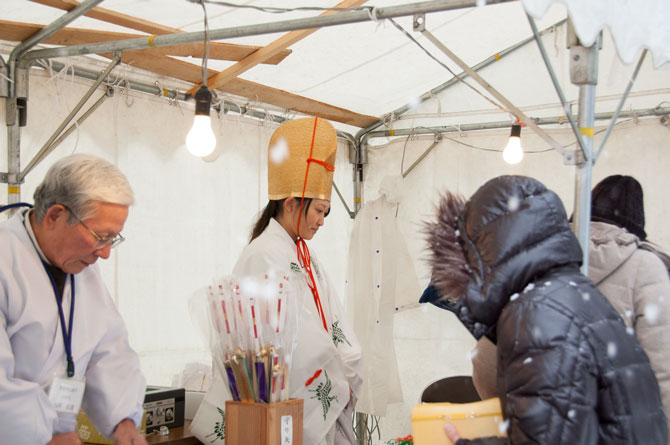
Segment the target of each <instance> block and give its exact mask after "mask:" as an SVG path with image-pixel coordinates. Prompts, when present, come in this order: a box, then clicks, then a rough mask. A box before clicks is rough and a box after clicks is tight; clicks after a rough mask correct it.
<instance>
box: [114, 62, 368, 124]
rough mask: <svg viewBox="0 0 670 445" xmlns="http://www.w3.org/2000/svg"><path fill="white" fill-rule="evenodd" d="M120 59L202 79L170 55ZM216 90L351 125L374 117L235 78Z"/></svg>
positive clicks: (195, 70) (196, 69)
mask: <svg viewBox="0 0 670 445" xmlns="http://www.w3.org/2000/svg"><path fill="white" fill-rule="evenodd" d="M106 56H110V55H106ZM122 62H123V63H129V64H131V65H132V66H134V67H136V68H141V69H145V70H148V71H151V72H154V73H158V74H164V75H166V76H170V77H174V78H177V79H182V80H185V81H187V82H193V83H195V82H198V81H200V80H201V79H202V68H201V67H199V66H196V65H193V64H192V63H188V62H183V61H181V60H177V59H173V58H171V57H162V56H155V55H151V54H145V53H142V52H141V51H125V52H124V53H123V55H122ZM217 73H218V72H217V71H214V70H211V69H210V70H208V75H209V76H212V75H216V74H217ZM219 90H220V91H223V92H225V93H230V94H234V95H236V96H242V97H246V98H248V99H250V100H252V101H258V102H262V103H266V104H272V105H275V106H278V107H281V108H285V109H287V110H293V111H297V112H299V113H303V114H307V115H310V116H319V117H323V118H324V119H328V120H332V121H335V122H342V123H344V124H348V125H353V126H355V127H361V128H362V127H367V126H369V125H372V124H373V123H375V122H377V121H378V119H377V118H376V117H374V116H367V115H364V114H358V113H354V112H352V111H349V110H346V109H344V108H339V107H336V106H333V105H329V104H326V103H323V102H319V101H316V100H312V99H308V98H305V97H302V96H298V95H296V94H291V93H288V92H286V91H282V90H279V89H276V88H271V87H268V86H265V85H261V84H259V83H255V82H250V81H248V80H244V79H239V78H237V79H233V80H231V81H229V82H227V83H226V84H225V85H223V86H222V87H221V88H219Z"/></svg>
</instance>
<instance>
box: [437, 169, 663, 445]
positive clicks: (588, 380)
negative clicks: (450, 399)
mask: <svg viewBox="0 0 670 445" xmlns="http://www.w3.org/2000/svg"><path fill="white" fill-rule="evenodd" d="M427 234H428V242H429V245H430V248H431V253H432V258H431V261H432V276H433V286H434V287H435V288H436V290H437V294H438V295H439V296H440V300H439V301H437V302H435V303H437V304H438V305H439V306H442V307H444V308H446V309H448V310H450V311H453V312H454V313H455V314H456V316H457V317H458V318H459V320H460V321H461V322H462V323H463V324H464V326H465V327H466V328H467V329H468V330H469V331H470V332H471V333H472V334H473V335H474V336H475V338H477V339H479V338H481V337H482V336H483V335H486V336H487V337H488V338H490V339H491V340H492V341H493V342H494V343H495V344H497V386H498V392H499V394H500V401H501V405H502V409H503V415H504V417H505V419H506V421H507V422H508V430H507V436H508V437H507V438H479V439H473V440H466V439H460V440H458V439H459V438H458V434H457V433H456V432H455V430H454V429H453V427H451V428H450V427H449V426H448V427H446V428H445V430H447V434H448V435H449V437H450V438H451V439H452V441H456V440H458V441H457V445H462V444H470V443H472V444H489V443H491V444H493V443H496V444H497V443H501V444H502V443H509V444H521V443H524V444H525V443H537V444H545V445H555V444H644V445H652V444H659V445H666V444H667V435H668V431H667V427H666V421H665V414H664V413H663V407H662V404H661V398H660V395H659V388H658V383H657V381H656V378H655V376H654V372H653V371H652V369H651V366H650V365H649V360H648V359H647V356H646V355H645V353H644V351H643V350H642V348H641V347H640V344H639V343H638V341H637V340H636V338H635V335H632V334H631V333H630V331H627V330H626V325H625V324H624V322H623V320H622V319H621V318H620V316H619V315H618V313H617V312H616V310H614V308H613V307H612V305H611V304H610V303H609V302H608V301H607V299H606V298H605V297H604V296H603V295H602V294H601V293H600V292H599V291H598V290H597V288H596V287H595V286H594V285H593V284H592V283H591V281H589V279H588V278H587V277H585V276H584V275H582V274H581V273H580V271H579V266H580V265H581V261H582V251H581V248H580V246H579V243H578V241H577V239H576V238H575V236H574V235H573V233H572V231H571V230H570V226H569V224H568V219H567V216H566V213H565V209H564V208H563V204H562V203H561V200H560V199H559V197H558V196H557V195H556V194H555V193H554V192H552V191H550V190H547V188H546V187H544V186H543V185H542V184H541V183H540V182H538V181H536V180H534V179H532V178H528V177H523V176H500V177H498V178H495V179H492V180H490V181H488V182H487V183H486V184H484V185H483V186H482V187H480V188H479V190H477V192H475V194H474V195H473V196H472V198H471V199H470V200H469V201H467V202H465V200H464V199H462V198H460V197H458V196H456V195H453V194H451V193H447V194H446V195H445V196H444V198H443V199H442V202H441V204H440V207H439V210H438V215H437V221H435V222H431V223H428V224H427Z"/></svg>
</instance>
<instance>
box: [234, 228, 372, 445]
mask: <svg viewBox="0 0 670 445" xmlns="http://www.w3.org/2000/svg"><path fill="white" fill-rule="evenodd" d="M311 259H312V271H313V274H314V279H315V281H316V285H317V288H318V290H319V297H320V299H321V304H322V306H323V311H324V313H325V318H326V323H327V325H328V332H326V331H325V329H324V328H323V322H322V320H321V317H320V316H319V313H318V312H317V310H316V305H315V303H314V297H313V295H312V292H311V290H310V289H309V287H308V286H307V282H306V281H305V279H306V278H305V277H307V273H306V272H304V271H302V270H301V268H300V266H299V264H300V263H299V261H298V257H297V253H296V243H295V242H294V241H293V239H292V238H291V237H290V236H289V234H288V233H287V232H286V230H284V228H283V227H282V226H281V225H280V224H279V223H278V222H277V221H276V220H275V219H270V223H269V224H268V227H267V228H266V229H265V230H264V231H263V233H262V234H261V235H260V236H259V237H258V238H256V239H254V240H253V241H252V242H251V243H250V244H249V245H248V246H247V247H246V248H245V249H244V251H243V252H242V255H241V256H240V258H239V259H238V261H237V264H236V265H235V267H234V269H233V275H234V276H235V277H237V278H238V279H239V278H242V277H244V276H259V275H261V276H262V275H263V274H266V273H276V274H279V275H280V276H281V275H286V274H288V275H289V276H290V278H291V280H292V281H293V284H294V285H295V287H294V289H297V292H296V293H297V295H296V297H297V298H299V301H298V306H299V308H300V314H299V321H298V332H297V344H296V349H295V351H294V353H293V362H292V364H291V368H290V371H289V372H290V374H289V385H290V386H289V392H290V397H291V398H300V399H303V400H304V410H303V412H304V416H303V443H305V444H310V445H321V444H327V445H332V444H337V445H339V444H349V443H351V444H354V443H355V442H353V430H352V426H351V425H352V423H351V422H352V415H353V409H354V406H353V405H354V404H355V401H356V398H357V397H358V395H359V393H360V389H361V386H362V382H363V361H362V354H361V347H360V345H359V343H358V340H357V338H356V335H355V333H354V331H353V329H352V327H351V325H350V323H349V322H348V321H347V320H346V317H345V312H344V309H343V308H342V305H341V303H340V301H339V299H338V297H337V295H336V294H335V290H334V288H333V286H332V284H331V282H330V279H329V278H328V276H327V275H326V272H325V270H323V269H322V268H321V267H320V265H319V263H318V261H317V259H316V258H315V257H314V254H313V253H312V255H311ZM307 279H308V278H307ZM319 370H322V371H321V373H320V374H319V375H318V377H317V378H315V379H314V380H313V381H312V382H311V384H310V385H309V386H306V385H305V384H306V383H307V382H308V381H309V380H310V379H311V378H312V377H313V376H314V375H315V374H316V373H317V372H318V371H319ZM328 389H329V390H328ZM350 390H351V393H352V394H353V401H352V403H350V404H349V398H350V392H349V391H350ZM347 404H349V406H348V407H347V409H346V410H345V406H346V405H347Z"/></svg>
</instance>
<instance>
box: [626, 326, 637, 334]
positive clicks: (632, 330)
mask: <svg viewBox="0 0 670 445" xmlns="http://www.w3.org/2000/svg"><path fill="white" fill-rule="evenodd" d="M626 333H627V334H628V335H633V334H635V329H633V328H631V327H630V326H628V327H627V328H626Z"/></svg>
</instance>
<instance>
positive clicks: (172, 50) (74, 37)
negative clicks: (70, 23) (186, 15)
mask: <svg viewBox="0 0 670 445" xmlns="http://www.w3.org/2000/svg"><path fill="white" fill-rule="evenodd" d="M42 28H44V26H43V25H34V24H31V23H19V22H9V21H6V20H0V39H1V40H8V41H11V42H22V41H24V40H25V39H27V38H28V37H30V36H31V35H33V34H34V33H36V32H37V31H39V30H40V29H42ZM136 37H144V36H143V35H140V34H127V33H122V32H110V31H96V30H90V29H80V28H63V29H61V30H60V31H58V32H56V33H55V34H54V35H52V36H51V37H48V38H47V39H45V40H44V41H43V42H42V43H47V44H50V45H63V46H71V45H81V44H84V43H98V42H111V41H114V40H125V39H134V38H136ZM203 47H204V44H203V43H189V44H185V45H175V46H161V47H157V48H149V49H146V50H143V51H146V52H148V53H151V54H161V55H165V56H178V57H189V56H191V57H197V58H202V57H203V54H204V48H203ZM261 48H263V47H262V46H251V45H236V44H232V43H216V44H213V45H211V46H210V49H209V58H210V59H216V60H232V61H238V60H242V59H244V58H246V57H248V56H250V55H251V54H253V53H254V52H256V51H258V50H259V49H261ZM290 53H291V51H284V52H282V53H278V54H276V56H275V57H273V58H272V59H267V60H266V61H265V63H268V64H272V65H276V64H278V63H279V62H281V61H282V60H284V58H285V57H286V56H288V55H289V54H290Z"/></svg>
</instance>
